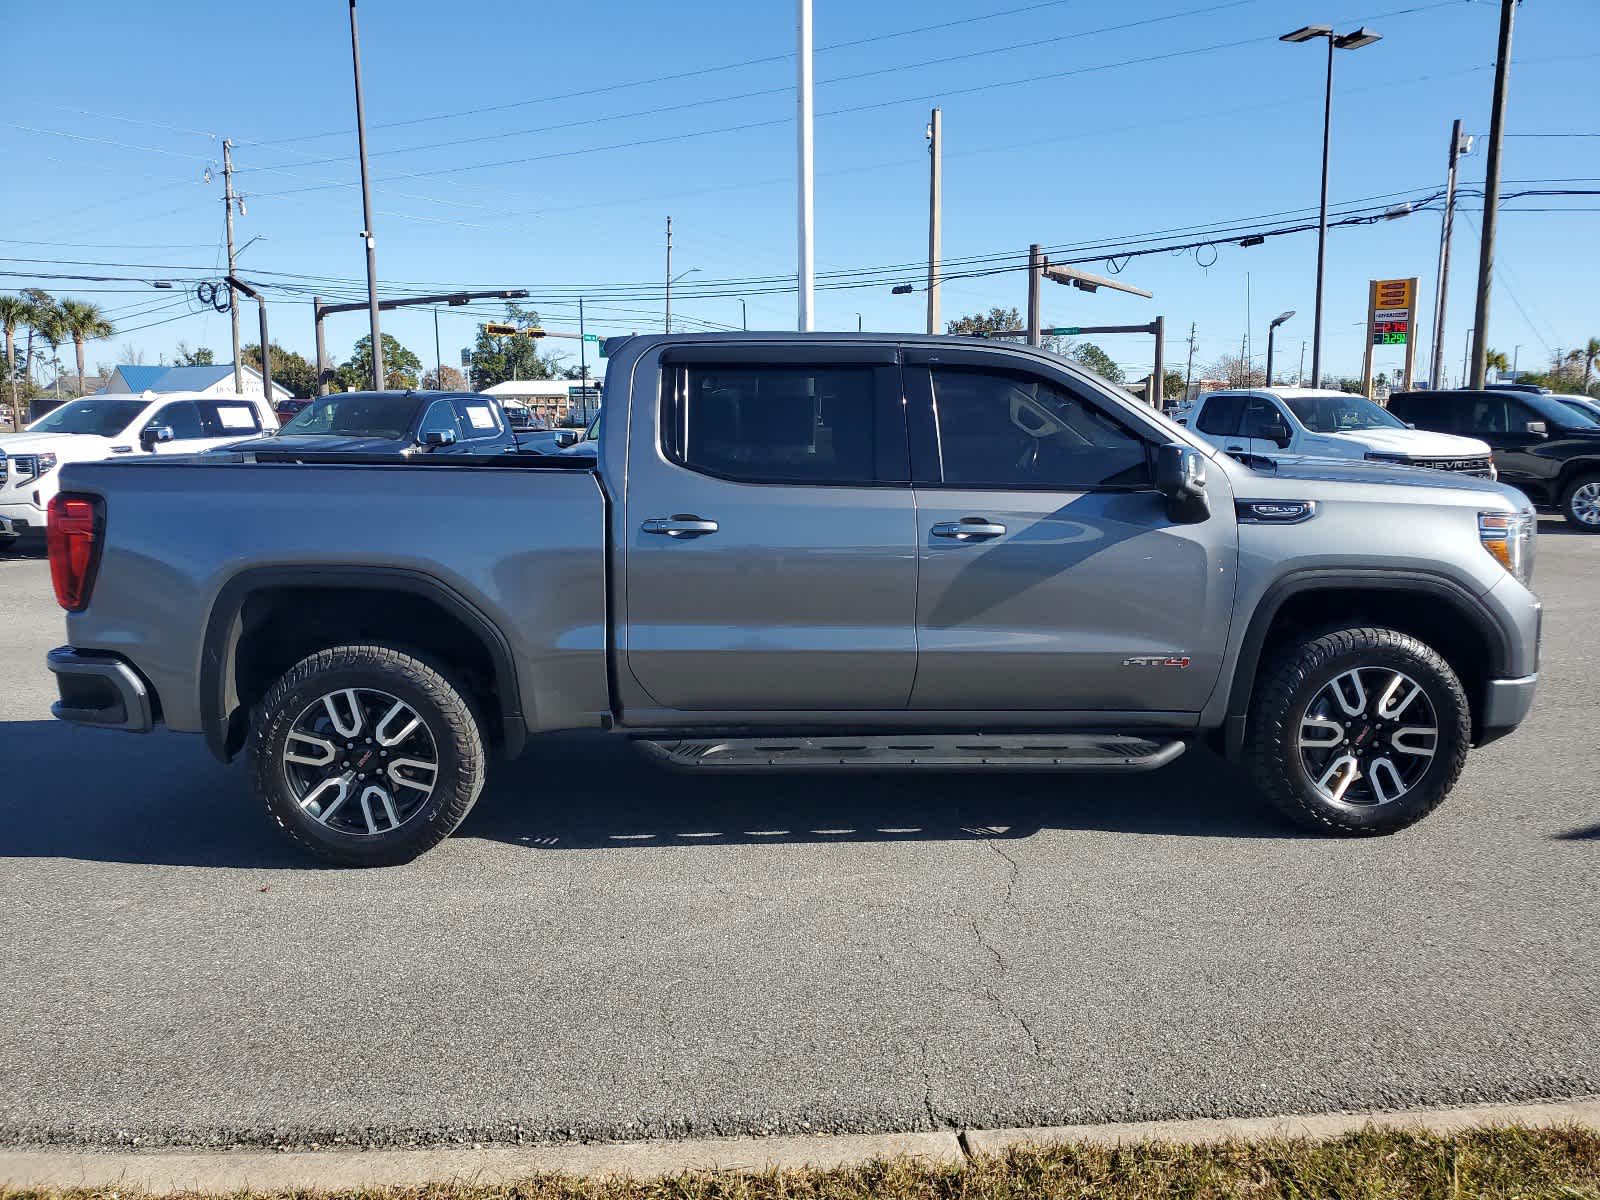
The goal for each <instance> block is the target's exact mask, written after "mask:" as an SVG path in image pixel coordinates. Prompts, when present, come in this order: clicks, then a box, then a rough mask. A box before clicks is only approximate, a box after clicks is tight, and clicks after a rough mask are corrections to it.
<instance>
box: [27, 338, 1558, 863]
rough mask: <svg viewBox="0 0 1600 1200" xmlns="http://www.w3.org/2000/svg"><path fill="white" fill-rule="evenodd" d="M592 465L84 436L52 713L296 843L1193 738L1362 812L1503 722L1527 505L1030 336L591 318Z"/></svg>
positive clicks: (60, 530) (336, 844)
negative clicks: (600, 395) (1102, 365)
mask: <svg viewBox="0 0 1600 1200" xmlns="http://www.w3.org/2000/svg"><path fill="white" fill-rule="evenodd" d="M608 352H609V358H610V363H609V370H608V373H607V378H606V382H607V388H606V410H605V417H604V420H603V421H602V422H601V429H600V433H599V445H598V455H597V456H596V457H585V456H571V457H552V456H520V455H495V456H489V457H483V458H474V457H472V456H458V457H455V458H418V457H412V458H405V459H402V458H396V459H394V460H393V461H381V460H374V459H372V458H370V457H361V458H346V457H342V456H340V455H338V454H327V455H315V454H307V453H304V452H296V453H295V454H293V455H277V454H274V453H273V452H272V451H271V449H270V448H268V447H266V446H263V447H261V448H258V449H255V450H253V451H251V452H249V453H241V454H237V455H232V456H229V455H218V454H209V455H204V456H195V457H191V458H170V457H169V458H157V459H152V460H149V461H137V462H104V463H73V464H71V465H69V466H67V467H66V468H65V471H64V473H63V479H62V491H61V494H60V496H59V497H57V500H56V503H55V505H54V506H53V509H52V516H51V521H50V543H51V545H50V562H51V572H52V577H53V580H54V584H55V588H56V592H57V597H58V599H59V600H60V602H61V604H62V606H63V607H64V608H66V609H67V611H68V612H69V613H70V616H69V617H68V618H67V631H68V640H69V643H70V644H69V645H68V646H65V647H62V648H61V649H58V650H55V651H53V652H51V654H50V656H49V665H50V668H51V670H53V671H54V672H55V673H56V675H57V677H58V685H59V690H60V695H61V699H60V702H59V703H58V704H56V705H55V706H54V711H55V713H56V715H57V716H58V717H61V718H62V719H64V720H68V721H76V722H80V723H83V724H87V725H97V726H113V727H118V728H122V729H130V730H137V731H143V730H148V729H150V728H152V727H153V726H154V725H155V724H157V723H158V722H165V723H166V725H168V726H169V727H170V728H172V729H177V730H185V731H198V732H201V733H203V734H204V736H205V739H206V742H207V744H208V745H209V747H210V749H211V751H212V753H214V754H215V755H217V756H218V757H219V758H221V759H223V760H228V759H231V758H232V757H234V756H235V755H236V754H237V753H238V752H239V751H241V750H243V749H244V748H246V747H247V746H248V747H249V753H250V761H251V764H252V765H251V771H252V774H253V779H254V787H255V791H256V794H257V796H258V797H259V798H260V800H261V801H263V802H264V803H265V805H266V807H267V810H268V811H269V812H270V813H271V815H272V816H273V817H274V818H275V819H276V820H277V822H278V823H279V825H281V826H282V828H283V829H284V830H285V831H286V832H287V833H288V834H289V835H290V836H291V837H293V838H295V839H296V840H298V841H299V842H301V843H302V844H303V845H304V846H306V847H307V848H308V849H310V850H311V851H313V852H315V853H317V854H319V855H321V856H323V857H325V858H328V859H332V860H335V861H338V862H342V863H349V864H376V863H391V862H397V861H402V860H405V859H408V858H411V857H413V856H415V855H417V854H419V853H421V852H422V851H424V850H426V849H427V848H429V847H431V846H433V845H435V844H436V843H438V842H439V841H440V840H441V839H443V838H445V837H447V836H448V835H449V834H450V832H451V831H452V830H454V829H455V828H456V826H457V825H459V824H460V822H461V820H462V819H463V818H464V817H465V816H466V815H467V811H468V810H469V809H470V808H471V807H472V805H473V802H474V801H475V800H476V799H477V797H478V794H479V792H480V791H481V790H482V788H483V784H484V776H485V771H486V769H487V764H488V760H489V758H490V757H491V755H494V754H505V755H514V754H516V753H517V752H518V751H520V750H521V749H522V747H523V746H524V744H525V743H526V741H527V739H528V737H529V735H530V734H541V733H545V732H549V731H555V730H572V729H605V730H612V731H614V732H615V733H616V734H617V735H619V736H623V737H629V738H634V739H637V740H639V741H641V742H643V743H645V744H646V745H647V746H648V747H650V748H651V749H653V751H654V752H656V753H657V754H659V755H660V756H661V757H662V759H663V760H665V761H666V762H668V763H670V764H673V765H676V766H679V767H682V768H685V769H689V770H697V771H733V770H756V769H784V768H802V769H812V770H830V771H833V770H850V769H859V770H891V769H902V768H928V769H931V770H962V769H966V770H977V769H994V768H999V769H1013V770H1014V769H1018V768H1027V769H1032V770H1050V771H1061V772H1072V771H1101V772H1106V771H1111V772H1115V771H1139V770H1148V769H1152V768H1156V767H1159V766H1162V765H1163V764H1165V763H1168V762H1170V761H1172V760H1173V759H1174V758H1176V757H1177V756H1178V755H1179V754H1180V753H1182V751H1183V749H1184V747H1185V746H1186V745H1187V744H1188V743H1190V742H1192V741H1196V740H1200V741H1204V742H1206V743H1208V744H1209V745H1211V746H1213V747H1214V748H1215V749H1217V750H1219V751H1220V752H1222V753H1224V754H1226V755H1228V756H1229V757H1231V758H1235V759H1237V760H1240V761H1242V762H1243V763H1244V765H1245V766H1246V768H1247V770H1248V771H1249V773H1250V775H1251V777H1252V778H1253V780H1254V782H1255V784H1256V786H1257V787H1258V788H1259V789H1260V791H1261V792H1262V793H1263V795H1264V796H1265V797H1266V798H1267V799H1268V800H1270V801H1271V802H1273V803H1274V804H1276V805H1277V806H1278V807H1279V808H1281V809H1282V810H1283V811H1284V812H1285V813H1287V814H1288V815H1289V816H1291V817H1293V818H1295V819H1296V820H1299V821H1301V822H1302V823H1305V824H1307V825H1309V826H1311V827H1313V828H1316V829H1321V830H1328V831H1336V832H1340V833H1350V834H1364V833H1386V832H1390V831H1392V830H1396V829H1400V828H1402V827H1404V826H1406V825H1409V824H1411V823H1412V822H1414V821H1417V820H1419V819H1420V818H1422V817H1423V816H1425V815H1426V814H1427V813H1428V812H1430V811H1431V810H1432V809H1433V808H1434V807H1435V806H1436V805H1438V804H1439V802H1440V801H1441V800H1443V799H1444V797H1445V795H1446V794H1447V793H1448V792H1449V790H1450V788H1451V786H1452V785H1453V784H1454V783H1455V781H1456V778H1457V776H1458V775H1459V774H1460V772H1461V769H1462V767H1463V764H1464V762H1465V758H1466V754H1467V749H1468V747H1469V745H1472V744H1482V743H1484V742H1487V741H1490V740H1492V739H1493V738H1495V737H1497V736H1499V735H1501V734H1504V733H1506V732H1507V731H1508V730H1510V729H1511V728H1512V727H1514V726H1515V725H1516V724H1517V723H1518V722H1520V721H1521V720H1522V719H1523V717H1524V716H1525V715H1526V714H1527V712H1528V709H1529V706H1530V704H1531V703H1532V699H1533V692H1534V685H1535V681H1536V671H1537V669H1538V643H1539V619H1540V609H1539V602H1538V600H1537V599H1535V597H1534V595H1533V593H1532V592H1530V591H1529V590H1528V583H1529V578H1530V575H1531V572H1532V565H1533V551H1534V516H1533V513H1532V510H1531V509H1530V508H1529V506H1528V503H1527V501H1526V500H1525V499H1524V498H1523V497H1522V496H1520V495H1519V494H1517V493H1515V492H1513V491H1511V490H1510V489H1509V488H1506V487H1503V486H1500V485H1499V484H1496V483H1492V482H1490V481H1488V480H1484V479H1477V478H1472V477H1469V476H1466V475H1460V474H1452V473H1449V472H1446V471H1443V470H1428V469H1422V468H1412V467H1397V466H1389V465H1384V464H1377V463H1356V462H1334V461H1324V460H1315V459H1289V458H1286V459H1282V460H1279V461H1276V462H1274V461H1270V460H1267V459H1254V458H1249V459H1247V460H1246V461H1235V460H1234V459H1232V458H1229V457H1227V456H1226V455H1224V454H1222V453H1221V452H1219V451H1218V450H1216V449H1215V448H1214V447H1212V446H1210V445H1208V444H1207V443H1206V442H1204V441H1202V440H1199V439H1198V438H1196V437H1195V436H1194V435H1192V434H1190V433H1189V432H1188V431H1187V430H1185V429H1182V428H1180V427H1178V426H1177V425H1174V424H1172V423H1171V422H1169V421H1167V420H1165V419H1164V418H1163V417H1161V416H1159V415H1157V414H1156V413H1153V412H1152V411H1151V410H1150V409H1149V408H1147V407H1145V406H1144V405H1142V404H1139V403H1136V402H1134V401H1133V400H1131V399H1130V398H1129V397H1128V396H1127V395H1126V394H1124V393H1122V392H1120V391H1118V390H1116V389H1114V388H1112V387H1110V386H1109V385H1107V384H1106V383H1104V382H1103V381H1101V380H1100V379H1098V378H1096V377H1094V376H1093V375H1090V374H1087V373H1085V372H1084V371H1082V370H1081V369H1079V368H1077V367H1076V366H1074V365H1073V364H1071V363H1069V362H1066V361H1065V360H1063V359H1061V358H1058V357H1055V356H1053V355H1050V354H1047V353H1044V352H1042V351H1038V350H1032V349H1029V348H1027V347H1024V346H1018V345H1011V344H1002V343H996V342H983V341H969V340H965V339H957V338H923V337H914V336H905V337H900V336H894V335H879V336H873V335H831V334H818V335H808V336H794V335H787V336H785V335H774V334H756V333H751V334H731V335H715V336H705V335H692V336H690V335H681V336H673V337H634V338H628V339H614V340H613V342H612V343H611V344H610V345H609V346H608Z"/></svg>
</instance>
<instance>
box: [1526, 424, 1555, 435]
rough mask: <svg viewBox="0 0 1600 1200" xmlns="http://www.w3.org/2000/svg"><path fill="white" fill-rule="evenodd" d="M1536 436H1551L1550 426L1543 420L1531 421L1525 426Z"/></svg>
mask: <svg viewBox="0 0 1600 1200" xmlns="http://www.w3.org/2000/svg"><path fill="white" fill-rule="evenodd" d="M1523 428H1524V429H1526V430H1527V431H1528V432H1529V433H1531V434H1533V436H1534V437H1549V436H1550V428H1549V426H1547V425H1546V424H1545V423H1544V422H1543V421H1529V422H1528V423H1527V424H1526V425H1524V426H1523Z"/></svg>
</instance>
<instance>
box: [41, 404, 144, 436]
mask: <svg viewBox="0 0 1600 1200" xmlns="http://www.w3.org/2000/svg"><path fill="white" fill-rule="evenodd" d="M147 403H149V402H148V401H146V400H74V401H73V402H72V403H70V404H63V405H62V406H61V407H60V408H58V409H56V410H55V412H52V413H47V414H46V415H44V416H42V417H40V418H39V419H38V420H37V421H35V422H34V423H33V424H32V425H29V426H28V432H29V433H92V434H94V435H95V436H97V437H116V436H117V434H119V433H121V432H122V431H123V430H124V429H126V428H127V427H128V426H129V425H131V424H132V423H133V420H134V418H135V417H137V416H138V415H139V414H140V413H142V412H143V411H144V410H145V405H146V404H147Z"/></svg>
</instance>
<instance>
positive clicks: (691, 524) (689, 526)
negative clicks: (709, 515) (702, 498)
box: [639, 513, 719, 538]
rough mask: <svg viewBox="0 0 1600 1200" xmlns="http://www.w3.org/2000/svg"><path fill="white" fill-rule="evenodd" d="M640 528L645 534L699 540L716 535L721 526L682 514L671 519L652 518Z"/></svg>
mask: <svg viewBox="0 0 1600 1200" xmlns="http://www.w3.org/2000/svg"><path fill="white" fill-rule="evenodd" d="M639 528H640V529H642V530H643V531H644V532H645V533H659V534H664V535H665V536H667V537H670V538H697V537H705V536H706V534H708V533H715V532H716V531H717V529H718V528H719V526H718V525H717V523H716V522H715V521H707V520H704V519H702V518H700V517H696V516H691V515H686V514H682V513H680V514H678V515H677V516H671V517H651V518H650V519H649V520H648V521H646V522H645V523H644V524H643V525H641V526H639Z"/></svg>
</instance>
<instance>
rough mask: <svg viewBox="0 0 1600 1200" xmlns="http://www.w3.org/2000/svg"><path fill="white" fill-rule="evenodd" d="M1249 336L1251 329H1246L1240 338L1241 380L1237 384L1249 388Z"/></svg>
mask: <svg viewBox="0 0 1600 1200" xmlns="http://www.w3.org/2000/svg"><path fill="white" fill-rule="evenodd" d="M1249 338H1250V334H1249V331H1246V332H1245V333H1244V334H1243V335H1242V336H1241V337H1240V338H1239V382H1238V384H1237V385H1236V386H1238V387H1245V388H1247V387H1249V386H1250V358H1249V355H1248V348H1249Z"/></svg>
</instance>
